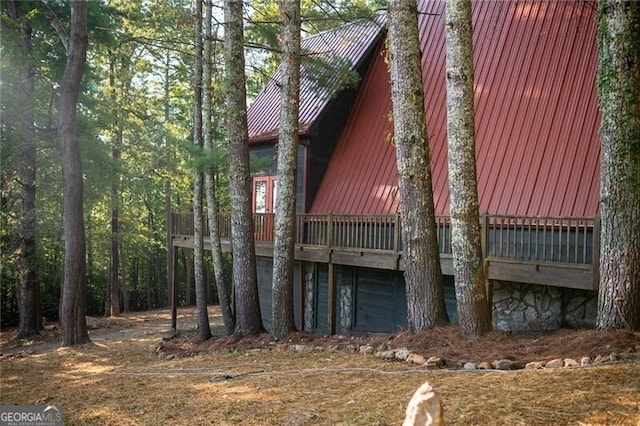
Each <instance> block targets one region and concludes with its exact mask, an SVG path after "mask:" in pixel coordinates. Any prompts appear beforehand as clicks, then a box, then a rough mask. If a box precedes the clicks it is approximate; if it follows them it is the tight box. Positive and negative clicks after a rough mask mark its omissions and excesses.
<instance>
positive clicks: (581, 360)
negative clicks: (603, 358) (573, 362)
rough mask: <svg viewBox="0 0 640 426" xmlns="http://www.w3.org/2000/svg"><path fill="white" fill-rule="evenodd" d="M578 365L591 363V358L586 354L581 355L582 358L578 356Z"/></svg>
mask: <svg viewBox="0 0 640 426" xmlns="http://www.w3.org/2000/svg"><path fill="white" fill-rule="evenodd" d="M580 365H581V366H582V367H587V366H589V365H591V358H589V357H588V356H583V357H582V358H580Z"/></svg>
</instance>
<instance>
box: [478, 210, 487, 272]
mask: <svg viewBox="0 0 640 426" xmlns="http://www.w3.org/2000/svg"><path fill="white" fill-rule="evenodd" d="M488 243H489V215H488V214H486V213H485V214H483V215H482V216H480V245H481V246H482V258H483V259H485V261H486V259H487V253H488V252H489V247H487V244H488Z"/></svg>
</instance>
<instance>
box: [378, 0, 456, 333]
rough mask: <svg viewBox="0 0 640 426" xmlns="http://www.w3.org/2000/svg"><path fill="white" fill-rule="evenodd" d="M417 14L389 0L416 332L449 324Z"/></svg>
mask: <svg viewBox="0 0 640 426" xmlns="http://www.w3.org/2000/svg"><path fill="white" fill-rule="evenodd" d="M417 13H418V11H417V6H416V2H415V1H406V0H391V1H390V2H389V14H388V25H389V35H388V37H389V59H390V71H391V99H392V103H393V124H394V142H395V148H396V161H397V167H398V187H399V193H400V215H401V218H402V241H403V244H404V245H403V249H404V259H405V272H404V279H405V287H406V297H407V322H408V328H409V331H410V332H417V331H420V330H424V329H427V328H431V327H434V326H436V325H438V324H443V323H445V322H447V314H446V310H445V305H444V290H443V286H442V271H441V267H440V254H439V251H438V241H437V235H436V223H435V213H434V206H433V189H432V186H431V164H430V159H429V146H428V144H427V126H426V121H425V111H424V92H423V88H422V73H421V71H420V46H419V37H418V18H417Z"/></svg>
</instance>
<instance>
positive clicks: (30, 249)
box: [7, 2, 39, 339]
mask: <svg viewBox="0 0 640 426" xmlns="http://www.w3.org/2000/svg"><path fill="white" fill-rule="evenodd" d="M19 8H20V5H17V4H16V2H10V3H8V5H7V14H8V15H9V18H10V19H12V20H14V21H16V22H18V21H19V20H20V21H22V22H21V25H20V30H21V37H20V38H19V40H20V50H21V53H22V58H23V60H24V61H23V62H24V64H25V69H24V79H23V83H22V84H23V89H24V97H23V104H22V106H23V110H22V117H23V118H22V123H21V127H22V134H21V136H22V152H21V154H22V155H21V158H20V160H21V162H22V164H21V167H20V185H21V187H20V201H21V212H20V213H21V216H20V237H19V241H20V243H19V249H18V256H19V257H18V262H17V274H16V286H17V295H18V311H19V315H20V322H19V325H18V335H17V338H18V339H22V338H28V337H31V336H34V335H37V334H38V331H39V330H38V325H39V320H38V308H37V303H38V300H37V290H38V282H37V273H36V265H35V254H36V173H37V161H36V144H35V136H36V135H35V129H34V126H33V123H34V120H35V65H34V64H33V60H32V59H31V58H30V56H31V54H32V28H31V25H30V23H29V21H28V20H27V19H26V18H25V17H24V16H21V12H20V11H19Z"/></svg>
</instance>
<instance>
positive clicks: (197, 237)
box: [193, 0, 211, 340]
mask: <svg viewBox="0 0 640 426" xmlns="http://www.w3.org/2000/svg"><path fill="white" fill-rule="evenodd" d="M195 18H196V35H195V41H196V58H195V80H194V100H195V112H194V119H193V143H194V145H195V146H196V148H200V149H202V0H196V16H195ZM203 184H204V174H203V173H202V170H201V168H200V165H196V167H195V172H194V180H193V230H194V236H193V274H194V278H195V280H196V310H197V313H198V338H199V339H200V340H207V339H209V338H210V337H211V328H210V326H209V313H208V312H207V288H206V282H205V279H204V214H203V207H202V202H203V198H204V197H203V193H204V192H203V190H204V188H203Z"/></svg>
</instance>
